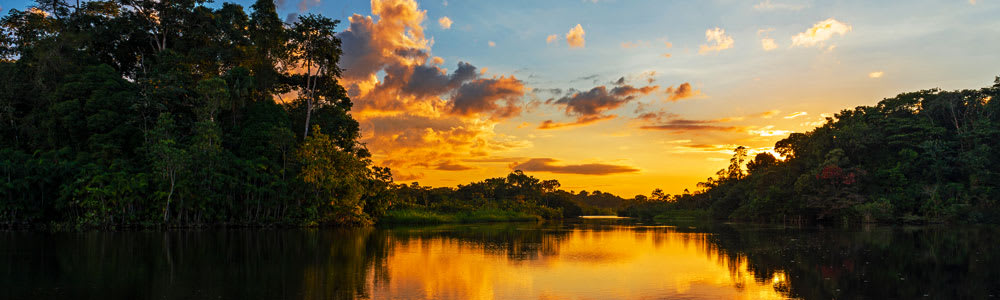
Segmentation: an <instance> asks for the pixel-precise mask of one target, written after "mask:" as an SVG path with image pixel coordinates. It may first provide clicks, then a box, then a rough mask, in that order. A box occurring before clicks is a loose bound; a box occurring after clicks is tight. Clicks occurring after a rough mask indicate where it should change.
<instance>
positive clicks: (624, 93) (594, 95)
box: [554, 85, 659, 116]
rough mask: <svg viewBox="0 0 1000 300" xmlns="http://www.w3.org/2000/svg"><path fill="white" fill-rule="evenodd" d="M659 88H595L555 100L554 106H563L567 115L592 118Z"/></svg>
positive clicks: (627, 86)
mask: <svg viewBox="0 0 1000 300" xmlns="http://www.w3.org/2000/svg"><path fill="white" fill-rule="evenodd" d="M657 88H659V86H645V87H642V88H636V87H633V86H630V85H623V86H618V87H614V88H612V89H611V90H610V91H609V90H608V89H607V87H605V86H603V85H602V86H597V87H594V88H592V89H590V90H589V91H586V92H576V93H573V94H572V95H569V96H565V97H562V98H559V99H558V100H555V102H554V103H555V104H560V105H564V106H565V107H566V114H567V115H580V116H593V115H598V114H601V113H603V112H605V111H608V110H611V109H615V108H618V107H620V106H622V105H624V104H625V103H628V102H629V101H632V100H634V99H635V98H636V97H638V96H642V95H646V94H649V93H650V92H652V91H653V90H656V89H657Z"/></svg>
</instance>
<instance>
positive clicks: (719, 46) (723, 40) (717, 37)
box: [698, 27, 733, 54]
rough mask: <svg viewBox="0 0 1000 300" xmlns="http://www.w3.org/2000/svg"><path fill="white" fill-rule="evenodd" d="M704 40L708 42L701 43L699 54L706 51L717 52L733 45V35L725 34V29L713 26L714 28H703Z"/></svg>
mask: <svg viewBox="0 0 1000 300" xmlns="http://www.w3.org/2000/svg"><path fill="white" fill-rule="evenodd" d="M705 40H706V41H708V44H704V45H701V48H699V49H698V53H699V54H705V53H708V52H719V51H722V50H726V49H729V48H732V47H733V37H732V36H730V35H727V34H726V30H725V29H721V28H719V27H715V29H708V30H705Z"/></svg>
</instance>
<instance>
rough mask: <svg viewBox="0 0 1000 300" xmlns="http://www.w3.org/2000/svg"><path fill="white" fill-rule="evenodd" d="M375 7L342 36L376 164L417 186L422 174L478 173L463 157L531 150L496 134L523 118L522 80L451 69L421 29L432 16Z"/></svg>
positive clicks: (387, 5) (350, 82) (356, 110)
mask: <svg viewBox="0 0 1000 300" xmlns="http://www.w3.org/2000/svg"><path fill="white" fill-rule="evenodd" d="M371 5H372V10H371V11H372V15H373V16H361V15H357V14H355V15H353V16H351V17H350V18H349V21H350V26H349V27H348V29H347V30H345V31H344V32H341V33H340V34H338V37H340V39H341V41H342V48H343V51H344V52H343V56H342V57H341V61H340V67H341V68H342V69H343V70H344V71H343V76H342V77H341V82H342V84H343V85H344V87H345V88H346V89H347V93H348V96H349V97H350V99H351V101H353V103H354V106H353V108H352V110H351V114H352V116H353V117H354V118H355V119H357V120H358V122H359V123H360V124H361V126H362V128H364V130H363V136H362V142H364V143H366V144H367V145H368V147H369V149H372V154H373V157H372V158H373V160H375V161H376V163H378V164H380V165H384V166H388V167H391V168H393V174H395V175H394V178H395V179H396V180H410V179H417V178H420V177H421V176H423V174H424V173H423V172H422V171H431V170H445V171H457V170H467V169H468V168H472V167H470V166H465V165H462V164H458V163H456V161H458V160H460V159H463V158H469V157H476V156H489V155H492V154H494V153H502V152H505V151H511V150H514V149H521V148H525V147H530V146H531V142H530V141H527V140H521V139H518V138H515V137H512V136H507V135H504V134H498V133H496V132H495V131H494V128H495V127H496V124H497V123H499V122H500V121H502V120H504V119H506V118H511V117H514V116H517V115H519V114H520V112H521V106H522V105H521V103H520V102H521V98H522V97H523V96H524V94H525V91H526V88H525V86H524V83H523V82H522V81H521V80H519V79H517V78H515V77H513V76H504V75H501V76H498V77H492V78H486V77H483V72H482V71H480V70H479V69H477V68H476V67H475V66H473V65H471V64H469V63H465V62H459V63H458V64H457V68H455V69H453V70H451V71H449V70H446V69H444V68H443V66H442V64H443V63H444V60H443V59H441V58H438V57H435V56H433V55H431V48H430V46H431V44H432V42H431V41H430V40H429V39H428V38H426V37H425V36H424V28H423V27H421V26H422V25H421V24H422V22H423V21H424V20H425V19H426V11H424V10H420V9H419V8H418V6H417V3H416V2H415V1H413V0H373V1H372V2H371ZM439 25H441V22H439Z"/></svg>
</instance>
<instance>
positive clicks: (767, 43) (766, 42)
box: [760, 38, 778, 51]
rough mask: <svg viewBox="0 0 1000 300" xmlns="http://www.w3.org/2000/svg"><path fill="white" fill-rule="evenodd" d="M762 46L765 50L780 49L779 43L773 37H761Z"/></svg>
mask: <svg viewBox="0 0 1000 300" xmlns="http://www.w3.org/2000/svg"><path fill="white" fill-rule="evenodd" d="M760 47H761V48H764V51H771V50H774V49H778V44H777V43H775V42H774V39H772V38H762V39H760Z"/></svg>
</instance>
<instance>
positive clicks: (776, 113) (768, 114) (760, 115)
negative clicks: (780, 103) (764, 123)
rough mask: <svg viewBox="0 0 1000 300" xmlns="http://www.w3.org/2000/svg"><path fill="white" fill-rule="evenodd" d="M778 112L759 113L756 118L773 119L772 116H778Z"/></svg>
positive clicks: (775, 110)
mask: <svg viewBox="0 0 1000 300" xmlns="http://www.w3.org/2000/svg"><path fill="white" fill-rule="evenodd" d="M780 112H781V111H780V110H777V109H774V110H769V111H765V112H762V113H759V114H757V116H759V117H761V118H764V119H770V118H771V117H774V116H776V115H778V113H780Z"/></svg>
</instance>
